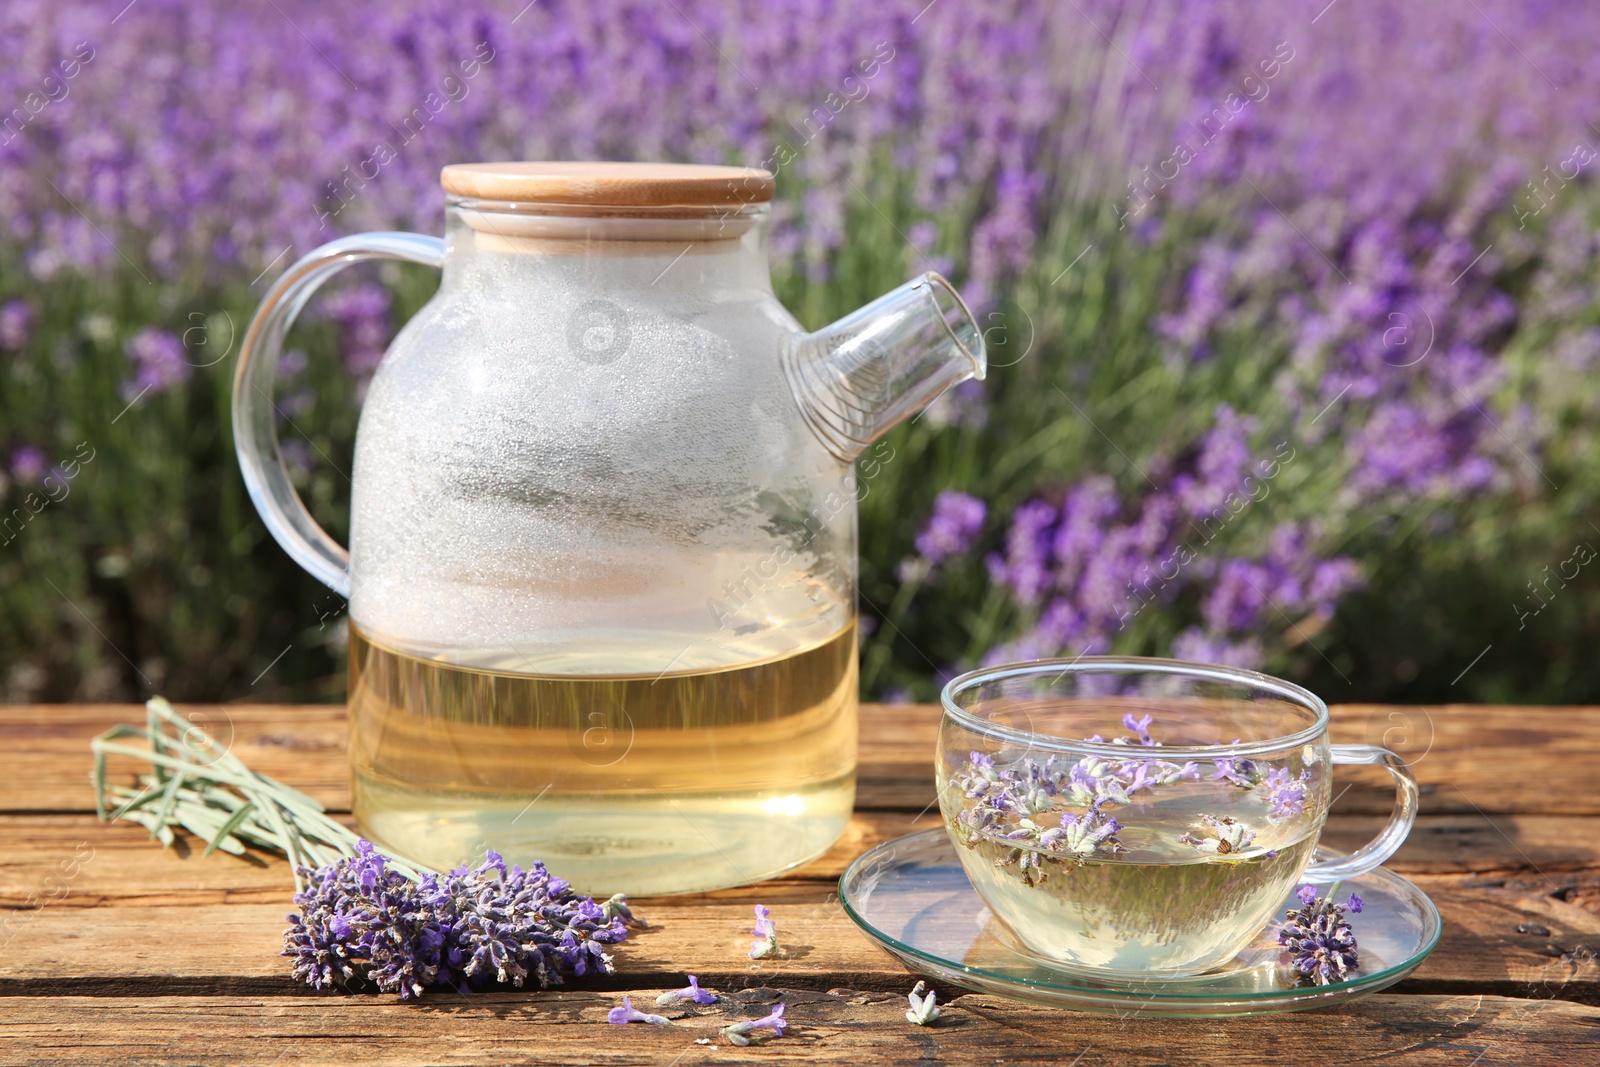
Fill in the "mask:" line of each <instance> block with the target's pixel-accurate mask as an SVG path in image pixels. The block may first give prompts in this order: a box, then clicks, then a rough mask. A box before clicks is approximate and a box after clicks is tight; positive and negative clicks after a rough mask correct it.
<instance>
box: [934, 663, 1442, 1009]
mask: <svg viewBox="0 0 1600 1067" xmlns="http://www.w3.org/2000/svg"><path fill="white" fill-rule="evenodd" d="M942 702H943V705H944V716H943V719H942V721H941V723H940V728H939V744H938V756H937V763H936V768H935V770H936V776H937V783H938V790H939V806H940V809H941V810H942V812H943V814H944V821H945V828H946V829H947V831H948V832H949V834H950V838H951V840H952V841H953V842H954V843H955V845H956V853H957V855H959V856H960V857H961V863H962V866H963V868H964V869H965V871H966V874H967V877H968V878H969V879H970V880H971V882H972V885H973V888H974V889H975V890H977V893H978V895H979V896H980V897H981V898H982V899H983V901H984V903H985V904H987V905H988V907H989V910H990V911H991V912H993V914H994V915H995V917H996V918H998V919H999V920H1000V922H1001V923H1003V924H1004V925H1005V926H1006V927H1007V928H1009V929H1010V931H1011V932H1012V934H1014V935H1015V937H1016V938H1017V940H1018V941H1019V943H1020V944H1021V945H1022V946H1023V947H1025V948H1026V949H1027V950H1028V951H1029V952H1031V953H1033V954H1035V955H1037V956H1040V957H1042V958H1044V959H1046V960H1049V961H1051V962H1052V963H1054V964H1056V965H1058V966H1062V967H1065V968H1068V969H1072V970H1081V971H1089V972H1094V973H1096V974H1103V975H1107V976H1117V977H1132V976H1145V975H1167V976H1175V975H1186V974H1200V973H1203V972H1205V971H1208V970H1212V969H1214V968H1216V967H1219V966H1221V965H1223V964H1225V963H1227V962H1228V961H1229V960H1230V959H1232V958H1233V957H1234V956H1235V955H1236V954H1237V953H1238V952H1239V951H1240V950H1242V949H1244V948H1245V947H1246V946H1248V945H1249V944H1251V943H1252V942H1253V941H1255V939H1256V938H1257V937H1258V936H1259V935H1260V934H1261V932H1262V930H1263V929H1264V928H1265V927H1266V925H1267V924H1268V923H1269V922H1271V921H1272V920H1273V919H1274V918H1275V917H1276V915H1277V913H1278V911H1279V909H1280V908H1281V907H1282V906H1283V903H1284V901H1285V899H1286V898H1287V897H1288V896H1289V894H1290V893H1291V892H1292V890H1293V889H1294V887H1295V886H1296V885H1298V884H1300V883H1301V882H1307V881H1309V882H1317V883H1329V882H1335V881H1339V880H1341V879H1345V878H1352V877H1355V876H1356V875H1359V874H1362V873H1364V872H1366V871H1369V870H1371V869H1372V868H1374V867H1376V866H1378V865H1379V864H1381V863H1382V862H1383V861H1384V860H1386V859H1388V858H1389V857H1390V856H1391V855H1393V854H1394V851H1395V850H1396V849H1397V848H1399V847H1400V844H1401V842H1403V841H1404V840H1405V838H1406V835H1407V834H1408V833H1410V831H1411V826H1412V824H1413V823H1414V822H1415V821H1416V810H1417V786H1416V782H1415V780H1414V779H1413V778H1412V776H1411V772H1410V770H1409V769H1408V768H1407V766H1406V763H1405V761H1404V760H1402V759H1401V758H1400V757H1399V756H1397V755H1395V754H1394V753H1393V752H1391V751H1389V750H1388V749H1386V748H1380V747H1378V746H1375V745H1333V744H1330V743H1329V742H1328V708H1327V705H1325V704H1324V703H1323V702H1322V701H1321V700H1320V699H1318V697H1317V696H1316V695H1315V694H1313V693H1310V692H1308V691H1307V690H1305V689H1302V688H1300V687H1299V686H1297V685H1292V684H1290V683H1288V682H1284V681H1279V680H1278V679H1276V678H1270V677H1268V676H1266V675H1264V674H1257V673H1255V672H1253V671H1243V670H1234V669H1232V668H1228V667H1216V666H1210V665H1207V664H1199V663H1183V662H1179V661H1176V660H1161V659H1141V658H1112V657H1080V658H1079V659H1076V660H1070V661H1069V660H1040V661H1035V662H1029V663H1019V664H1011V665H1006V666H1000V667H994V668H989V669H984V670H978V671H972V672H970V673H968V674H964V675H961V676H960V677H958V678H955V679H954V680H952V681H951V682H950V683H949V684H948V685H947V686H945V688H944V692H943V694H942ZM1339 763H1376V764H1381V765H1383V766H1385V767H1387V768H1388V770H1389V773H1390V774H1391V775H1393V776H1394V782H1395V788H1396V793H1397V799H1396V804H1395V809H1394V814H1393V815H1392V816H1391V818H1390V820H1389V824H1388V826H1386V827H1385V828H1384V830H1383V832H1382V833H1380V834H1379V835H1378V836H1377V837H1375V838H1374V839H1373V840H1372V841H1371V842H1369V843H1368V844H1367V845H1365V846H1364V847H1362V848H1361V849H1359V850H1357V851H1356V852H1354V853H1352V854H1351V855H1349V856H1346V857H1343V858H1340V859H1334V860H1329V861H1325V862H1322V863H1312V862H1311V859H1312V854H1313V852H1314V851H1315V849H1316V843H1317V837H1318V835H1319V834H1320V833H1321V832H1322V826H1323V823H1324V821H1325V820H1326V818H1327V813H1328V806H1329V803H1330V801H1329V794H1330V791H1331V785H1332V770H1333V765H1334V764H1339Z"/></svg>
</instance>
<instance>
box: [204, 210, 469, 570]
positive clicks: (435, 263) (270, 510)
mask: <svg viewBox="0 0 1600 1067" xmlns="http://www.w3.org/2000/svg"><path fill="white" fill-rule="evenodd" d="M373 259H398V260H403V261H405V262H407V263H421V264H424V265H426V266H429V267H440V266H442V265H443V263H444V242H443V241H442V240H440V239H439V238H437V237H428V236H425V235H423V234H420V233H395V232H386V233H362V234H357V235H355V236H354V237H342V238H340V239H339V240H337V241H330V242H328V243H327V244H325V245H323V246H322V247H321V248H318V249H317V250H316V251H314V252H311V253H309V254H307V255H305V256H302V257H301V258H300V259H299V260H298V261H297V262H296V263H295V264H294V265H293V266H291V267H290V268H289V269H288V270H286V271H284V273H283V276H282V277H280V278H279V279H278V280H277V282H276V283H275V284H274V285H273V286H272V288H271V290H269V291H268V293H267V296H266V299H264V300H263V301H262V302H261V307H260V308H259V309H258V310H257V311H256V316H255V318H254V319H253V320H251V323H250V329H249V330H248V331H247V332H246V333H245V337H244V344H243V346H242V347H241V348H240V349H239V366H238V368H237V369H236V370H235V371H234V375H233V441H234V448H235V450H236V451H237V452H238V454H239V470H240V471H241V472H242V473H243V474H244V484H245V488H246V489H248V490H249V491H250V499H251V500H252V501H254V502H255V505H256V510H257V511H259V512H260V513H261V518H262V520H263V521H264V522H265V523H266V524H267V529H268V530H270V531H272V536H273V537H274V538H276V539H277V542H278V544H280V545H282V546H283V549H284V551H286V552H288V553H289V555H290V557H291V558H293V559H294V561H295V562H296V563H298V564H300V566H302V567H304V568H305V569H306V570H307V571H309V572H310V574H311V576H312V577H314V578H316V579H317V580H318V581H320V582H321V583H322V584H324V585H326V586H327V587H328V588H330V589H332V590H333V591H334V592H335V593H338V594H339V595H340V596H342V597H344V598H346V599H349V597H350V552H349V550H348V549H346V548H345V547H344V546H343V545H341V544H340V543H339V542H337V541H335V540H334V539H333V538H332V537H330V536H328V532H327V531H326V530H324V529H323V528H322V527H321V526H319V525H317V520H316V519H314V518H312V517H311V512H309V511H307V510H306V506H305V503H304V502H303V501H302V500H301V499H300V494H299V493H297V492H295V488H294V483H293V482H292V481H290V479H289V469H288V468H287V467H286V466H285V465H284V462H283V451H282V449H281V448H279V446H278V423H277V420H276V419H275V418H274V417H273V416H274V414H275V413H276V411H277V405H276V404H274V403H273V400H272V387H273V382H274V379H275V378H276V377H277V373H278V357H279V355H281V354H282V352H283V339H284V336H285V335H286V334H287V333H288V332H289V326H290V324H291V323H293V322H294V319H295V316H296V315H298V314H300V311H301V309H302V308H304V307H305V305H306V301H307V300H309V299H311V294H312V293H314V292H316V291H317V288H318V287H319V286H320V285H322V283H323V282H325V281H327V280H328V279H329V278H331V277H332V276H333V275H334V273H335V272H336V271H339V270H340V269H342V268H344V267H348V266H350V265H351V264H352V263H363V262H366V261H367V260H373Z"/></svg>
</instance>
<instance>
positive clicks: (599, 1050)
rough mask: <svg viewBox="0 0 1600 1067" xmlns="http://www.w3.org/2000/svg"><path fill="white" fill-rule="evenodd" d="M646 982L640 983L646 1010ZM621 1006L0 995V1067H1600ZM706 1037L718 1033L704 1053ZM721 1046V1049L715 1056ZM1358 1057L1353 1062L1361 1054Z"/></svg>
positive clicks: (1264, 1036)
mask: <svg viewBox="0 0 1600 1067" xmlns="http://www.w3.org/2000/svg"><path fill="white" fill-rule="evenodd" d="M654 992H655V990H653V989H640V988H636V989H634V990H632V993H633V994H634V995H635V997H636V999H642V1000H645V1001H647V1002H648V1000H649V998H650V997H651V996H652V994H653V993H654ZM779 999H781V1000H782V1002H783V1003H784V1005H785V1018H786V1019H788V1020H789V1025H788V1031H787V1033H786V1035H785V1036H784V1037H782V1038H777V1039H769V1040H767V1041H766V1042H765V1043H763V1044H761V1045H760V1046H752V1047H749V1048H738V1047H735V1046H733V1045H730V1044H729V1043H728V1042H727V1041H726V1040H723V1039H721V1038H720V1037H719V1035H718V1031H719V1030H720V1029H721V1028H722V1027H723V1026H725V1025H727V1024H728V1023H729V1022H731V1021H734V1020H738V1019H749V1018H754V1017H756V1016H759V1015H761V1014H764V1013H765V1012H766V1011H767V1010H768V1008H769V1005H770V1004H772V1003H773V1002H774V1001H776V1000H779ZM618 1000H619V995H618V994H614V993H607V994H599V993H593V992H551V993H539V994H531V995H530V994H521V995H518V994H491V995H481V996H476V997H470V998H463V997H454V996H452V997H441V998H439V999H437V1000H432V1001H428V1002H424V1003H422V1004H420V1005H409V1004H399V1003H397V1002H395V1001H394V1000H392V999H390V998H387V997H375V996H356V997H352V996H323V997H314V998H313V997H213V996H196V997H181V998H177V997H154V998H124V997H93V998H84V997H72V996H63V997H55V998H27V999H19V998H8V999H0V1062H3V1063H7V1064H10V1063H28V1064H61V1063H81V1062H84V1061H85V1059H89V1060H92V1061H93V1062H95V1063H97V1064H104V1065H107V1067H118V1065H124V1064H152V1063H163V1064H164V1063H194V1062H198V1061H203V1062H205V1063H208V1064H263V1063H284V1064H288V1063H299V1062H315V1063H339V1064H343V1065H347V1067H380V1065H390V1064H393V1065H409V1064H417V1063H430V1064H480V1063H507V1064H524V1063H526V1064H606V1065H622V1064H658V1065H661V1064H669V1063H670V1064H677V1065H681V1067H695V1065H699V1064H708V1063H717V1064H743V1063H751V1064H754V1063H761V1062H768V1061H771V1060H773V1059H774V1058H776V1059H779V1060H783V1061H786V1062H798V1061H805V1062H821V1063H851V1064H854V1063H861V1062H863V1061H865V1060H869V1059H870V1060H871V1062H875V1063H876V1062H882V1063H924V1062H934V1061H946V1062H965V1063H975V1062H987V1063H994V1062H1004V1063H1018V1064H1051V1065H1057V1064H1068V1063H1081V1064H1083V1067H1102V1065H1107V1064H1117V1065H1127V1067H1142V1065H1156V1064H1171V1063H1173V1062H1179V1061H1181V1062H1184V1063H1195V1064H1199V1063H1226V1064H1228V1065H1229V1067H1255V1065H1263V1067H1264V1065H1269V1064H1270V1065H1278V1064H1284V1063H1297V1064H1348V1063H1354V1062H1358V1061H1359V1062H1368V1061H1382V1062H1384V1063H1386V1064H1395V1065H1397V1067H1412V1065H1415V1067H1424V1065H1439V1067H1464V1065H1467V1064H1475V1063H1480V1062H1482V1063H1485V1064H1488V1063H1516V1064H1519V1065H1522V1067H1545V1065H1551V1067H1553V1065H1561V1067H1567V1065H1570V1064H1584V1063H1594V1062H1596V1061H1597V1060H1600V1025H1597V1021H1596V1019H1595V1016H1594V1012H1593V1011H1592V1010H1591V1009H1588V1008H1583V1007H1579V1006H1577V1005H1572V1004H1567V1003H1564V1002H1560V1001H1536V1000H1514V999H1506V998H1501V997H1479V996H1457V997H1446V996H1392V995H1379V996H1375V997H1370V998H1368V999H1366V1000H1362V1001H1358V1002H1355V1003H1353V1004H1350V1005H1347V1006H1345V1007H1342V1008H1338V1009H1334V1010H1329V1011H1321V1012H1314V1013H1309V1014H1301V1015H1296V1016H1293V1017H1290V1018H1284V1017H1275V1016H1265V1017H1255V1018H1232V1019H1218V1020H1204V1019H1149V1018H1140V1017H1126V1018H1124V1017H1118V1016H1091V1015H1063V1014H1062V1013H1060V1012H1056V1011H1051V1010H1049V1009H1045V1008H1037V1007H1032V1006H1029V1005H1025V1004H1016V1003H1013V1002H1010V1001H1006V1000H1003V999H1000V998H997V997H992V996H984V995H979V994H966V995H963V996H959V997H958V998H957V999H955V1000H954V1001H952V1002H950V1003H949V1004H948V1006H947V1007H946V1008H945V1009H944V1016H943V1017H942V1018H941V1019H940V1020H939V1022H938V1024H936V1025H934V1026H931V1027H917V1026H912V1025H910V1024H909V1023H907V1022H906V1019H905V1014H904V1013H905V1007H906V1002H905V998H904V997H903V996H899V995H888V994H883V993H874V992H858V991H854V990H851V989H847V988H840V989H834V990H832V991H827V992H824V991H801V990H782V991H780V990H777V989H751V990H747V991H745V992H743V993H741V994H738V995H735V996H730V997H728V998H727V999H726V1001H725V1002H724V1003H722V1004H717V1005H710V1006H706V1007H695V1008H692V1009H671V1010H669V1011H668V1012H667V1014H669V1015H671V1016H672V1017H673V1022H672V1025H671V1026H644V1025H637V1024H636V1025H632V1026H625V1027H624V1026H609V1025H608V1024H607V1023H606V1022H605V1015H606V1012H607V1011H608V1010H609V1009H610V1008H611V1007H612V1006H613V1005H615V1004H616V1003H618ZM696 1039H702V1040H709V1042H710V1043H709V1044H707V1045H699V1044H696V1043H695V1042H696ZM713 1046H715V1047H713ZM1357 1050H1359V1051H1357Z"/></svg>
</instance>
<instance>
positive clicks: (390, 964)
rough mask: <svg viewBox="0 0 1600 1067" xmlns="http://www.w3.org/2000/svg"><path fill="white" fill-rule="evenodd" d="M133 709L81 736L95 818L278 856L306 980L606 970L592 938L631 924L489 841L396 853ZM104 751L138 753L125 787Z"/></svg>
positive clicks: (434, 982) (621, 907)
mask: <svg viewBox="0 0 1600 1067" xmlns="http://www.w3.org/2000/svg"><path fill="white" fill-rule="evenodd" d="M146 712H147V720H146V725H145V728H144V729H142V730H141V729H139V728H138V727H134V726H126V725H124V726H117V727H114V728H112V729H111V730H108V731H106V732H105V733H104V734H101V735H100V736H99V737H96V738H95V739H94V741H93V742H92V743H91V749H92V751H93V752H94V757H95V761H94V771H93V774H92V779H93V781H94V785H95V803H96V808H97V810H98V812H99V815H100V817H101V819H103V820H107V821H110V820H115V819H127V820H130V821H132V822H136V823H138V824H139V825H141V826H144V827H145V828H146V829H148V830H149V831H150V833H151V836H152V837H154V838H156V839H157V840H159V841H160V842H161V843H162V844H163V845H165V846H168V847H171V846H172V845H173V844H174V843H175V842H176V833H175V830H177V829H179V828H181V829H184V830H187V831H188V832H189V833H191V834H194V835H195V836H196V837H198V838H200V839H201V840H203V841H206V842H207V845H206V849H205V853H204V855H206V856H209V855H210V854H211V853H212V852H214V851H216V850H218V849H220V850H222V851H224V852H228V853H231V854H233V855H243V854H244V852H245V846H246V845H247V844H248V845H255V846H257V847H261V848H266V849H270V850H273V851H276V852H281V853H283V854H284V855H285V856H287V857H288V859H289V861H290V863H291V864H292V865H293V869H294V878H295V887H296V890H297V892H296V893H295V898H294V899H295V903H296V904H298V905H299V906H300V909H301V910H300V912H299V913H297V914H294V915H290V916H289V923H290V926H289V929H288V930H287V931H286V932H285V934H284V946H285V947H284V950H283V953H282V954H283V955H285V956H289V957H291V958H293V960H294V964H293V969H294V974H295V977H296V978H299V979H301V980H302V981H305V982H306V983H308V984H309V985H311V986H313V987H315V988H317V989H321V988H323V987H324V986H328V985H333V986H349V985H352V984H355V983H359V982H364V981H370V982H372V983H373V984H374V985H375V986H376V987H377V988H378V989H379V990H381V991H384V992H392V993H398V994H399V995H400V996H401V998H402V999H407V998H410V997H415V996H420V995H421V994H422V993H423V992H424V991H425V990H427V989H430V988H450V989H454V990H456V991H458V992H465V991H467V990H470V989H476V988H482V987H483V986H485V985H487V984H489V983H491V982H503V983H509V984H510V985H513V986H521V985H523V984H524V983H525V982H527V981H529V980H530V979H531V980H533V981H535V982H537V983H538V985H539V986H540V987H541V988H544V987H547V986H551V985H559V984H561V983H562V982H564V980H565V978H566V976H569V975H571V976H583V975H588V974H610V973H612V972H613V971H614V970H615V966H614V964H613V962H612V959H611V956H610V955H609V954H608V953H607V952H606V951H605V946H608V945H613V944H617V943H619V942H621V941H623V940H624V939H625V938H626V937H627V928H628V927H629V926H630V925H633V926H642V925H644V923H643V922H642V921H641V920H639V919H636V918H634V915H633V912H632V911H631V910H630V909H629V907H628V902H627V899H626V898H625V897H622V896H615V897H612V898H611V899H609V900H606V901H604V902H601V903H596V902H595V901H594V900H593V899H592V898H590V897H586V896H581V895H579V894H578V893H575V892H573V891H572V889H571V887H570V886H568V884H567V883H566V882H565V881H563V880H562V879H560V878H557V877H555V876H554V875H552V874H550V873H549V872H548V871H546V870H545V868H544V865H543V864H535V865H534V866H533V868H532V869H531V870H523V869H522V868H521V867H518V866H509V867H508V866H507V865H506V863H505V861H504V860H503V859H502V858H501V857H500V856H499V855H498V854H497V853H495V852H493V851H491V852H489V853H488V855H487V858H486V860H485V862H484V863H483V864H482V865H481V866H479V867H477V868H472V869H469V868H467V867H459V868H457V869H456V870H454V871H451V872H449V873H448V874H445V875H438V874H434V873H432V872H428V871H424V870H419V869H416V868H413V867H411V866H408V865H407V864H404V863H401V862H399V861H398V860H395V859H393V858H391V857H388V856H385V855H383V854H382V853H380V852H378V851H377V850H376V849H375V848H373V847H372V845H371V844H369V843H368V842H366V841H364V840H362V839H361V838H359V837H358V836H357V835H356V834H355V833H354V832H353V831H351V830H349V829H348V828H346V827H345V826H343V825H341V824H340V823H338V822H336V821H335V820H333V819H332V818H330V817H329V816H328V815H327V814H326V812H325V811H324V810H323V808H322V805H321V804H319V803H317V802H316V801H315V800H313V799H312V798H311V797H308V796H306V795H305V794H304V793H301V792H299V791H298V790H295V789H291V788H290V787H289V786H286V785H284V784H283V783H281V782H278V781H275V780H274V779H272V778H269V777H267V776H266V775H263V774H258V773H256V772H254V771H252V770H250V769H249V768H248V767H246V766H245V765H244V763H243V761H241V760H240V759H239V758H238V757H237V756H235V755H233V754H232V753H231V752H229V751H228V750H227V748H226V747H225V746H222V745H220V744H218V743H217V742H216V740H215V739H214V738H212V737H210V736H209V735H207V734H206V733H205V732H204V731H203V730H200V729H198V728H197V727H195V726H194V725H193V724H192V723H190V722H188V721H187V720H185V719H183V718H181V717H180V716H179V715H178V713H177V712H176V711H175V710H174V709H173V707H172V705H171V704H169V703H167V701H165V700H164V699H162V698H160V697H156V698H155V699H153V700H151V701H149V702H148V703H147V704H146ZM125 739H137V740H143V741H145V742H146V743H147V745H148V747H143V748H141V747H136V746H133V745H128V744H123V743H122V742H123V740H125ZM109 756H130V757H133V758H134V759H138V760H142V761H145V762H148V763H149V764H151V767H152V773H150V774H145V775H141V776H140V778H139V785H138V788H131V787H128V786H122V785H113V784H110V783H109V782H108V781H107V775H106V761H107V757H109ZM690 984H691V986H693V985H694V984H695V983H693V982H692V981H691V983H690ZM696 999H698V997H697V998H696Z"/></svg>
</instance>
